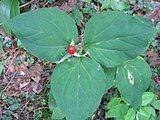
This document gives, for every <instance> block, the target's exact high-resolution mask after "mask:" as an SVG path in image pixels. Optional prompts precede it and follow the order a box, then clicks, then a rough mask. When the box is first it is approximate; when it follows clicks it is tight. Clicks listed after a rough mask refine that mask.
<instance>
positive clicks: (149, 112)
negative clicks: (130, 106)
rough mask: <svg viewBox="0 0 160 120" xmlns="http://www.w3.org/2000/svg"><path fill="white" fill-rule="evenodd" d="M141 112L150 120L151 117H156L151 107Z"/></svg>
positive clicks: (142, 109)
mask: <svg viewBox="0 0 160 120" xmlns="http://www.w3.org/2000/svg"><path fill="white" fill-rule="evenodd" d="M139 112H140V114H141V115H142V116H144V117H146V118H147V119H149V118H150V117H151V115H153V116H155V115H156V113H155V110H154V108H152V107H150V106H145V107H142V108H141V109H140V111H139Z"/></svg>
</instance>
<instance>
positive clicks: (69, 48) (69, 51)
mask: <svg viewBox="0 0 160 120" xmlns="http://www.w3.org/2000/svg"><path fill="white" fill-rule="evenodd" d="M67 50H68V53H69V54H70V55H73V54H74V53H75V52H76V48H75V46H73V45H70V46H68V49H67Z"/></svg>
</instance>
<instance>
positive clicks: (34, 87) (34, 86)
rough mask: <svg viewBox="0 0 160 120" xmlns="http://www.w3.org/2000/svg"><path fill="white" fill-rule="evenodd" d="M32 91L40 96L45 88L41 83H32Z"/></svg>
mask: <svg viewBox="0 0 160 120" xmlns="http://www.w3.org/2000/svg"><path fill="white" fill-rule="evenodd" d="M32 90H33V92H35V93H37V94H39V93H40V92H41V91H42V90H43V86H42V85H41V84H39V83H36V82H32Z"/></svg>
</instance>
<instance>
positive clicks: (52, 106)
mask: <svg viewBox="0 0 160 120" xmlns="http://www.w3.org/2000/svg"><path fill="white" fill-rule="evenodd" d="M48 106H49V109H50V111H53V110H54V109H55V108H56V107H57V104H56V100H55V99H54V97H53V94H52V91H50V92H49V98H48Z"/></svg>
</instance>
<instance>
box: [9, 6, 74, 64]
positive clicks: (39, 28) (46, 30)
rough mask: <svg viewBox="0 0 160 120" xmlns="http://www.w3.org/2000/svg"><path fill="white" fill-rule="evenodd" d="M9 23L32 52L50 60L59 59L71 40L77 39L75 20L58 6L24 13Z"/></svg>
mask: <svg viewBox="0 0 160 120" xmlns="http://www.w3.org/2000/svg"><path fill="white" fill-rule="evenodd" d="M9 24H10V26H11V28H12V30H13V32H14V33H15V34H16V35H17V37H18V39H20V40H21V42H22V45H23V46H24V47H25V48H26V49H27V50H28V51H29V52H30V53H32V54H33V55H35V56H37V57H39V58H42V59H45V60H48V61H57V60H59V59H60V58H61V57H62V55H61V54H63V53H64V52H65V51H66V50H65V48H66V47H67V46H68V45H69V44H70V43H71V41H72V40H74V41H76V40H77V28H76V26H75V21H74V20H73V19H72V18H71V17H70V16H69V15H67V14H66V13H65V12H64V11H62V10H59V9H57V8H43V9H38V10H33V11H30V12H26V13H23V14H21V15H19V16H17V17H15V18H13V19H12V20H11V21H10V23H9Z"/></svg>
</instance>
